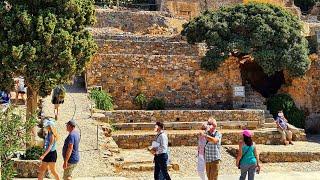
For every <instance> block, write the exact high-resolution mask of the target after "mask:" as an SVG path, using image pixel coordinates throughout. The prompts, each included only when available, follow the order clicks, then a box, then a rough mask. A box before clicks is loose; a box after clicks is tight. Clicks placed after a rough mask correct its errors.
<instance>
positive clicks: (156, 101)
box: [147, 98, 166, 110]
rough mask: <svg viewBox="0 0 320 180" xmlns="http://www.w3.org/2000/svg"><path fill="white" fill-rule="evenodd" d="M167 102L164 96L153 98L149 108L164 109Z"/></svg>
mask: <svg viewBox="0 0 320 180" xmlns="http://www.w3.org/2000/svg"><path fill="white" fill-rule="evenodd" d="M165 105H166V102H165V100H164V99H163V98H153V99H152V100H151V101H150V102H149V103H148V107H147V109H148V110H163V109H164V108H165Z"/></svg>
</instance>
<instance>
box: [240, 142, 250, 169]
mask: <svg viewBox="0 0 320 180" xmlns="http://www.w3.org/2000/svg"><path fill="white" fill-rule="evenodd" d="M250 147H251V146H248V149H247V150H246V152H245V153H244V154H242V156H241V158H240V160H239V166H238V169H240V163H241V160H242V158H243V157H244V156H245V155H246V154H247V152H248V151H249V149H250Z"/></svg>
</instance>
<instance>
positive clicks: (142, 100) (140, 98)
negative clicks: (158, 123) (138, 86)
mask: <svg viewBox="0 0 320 180" xmlns="http://www.w3.org/2000/svg"><path fill="white" fill-rule="evenodd" d="M134 102H135V104H137V105H138V106H139V108H140V109H143V108H144V107H145V106H146V104H147V103H148V101H147V98H146V96H145V95H144V94H143V93H139V94H138V95H137V96H136V97H135V98H134Z"/></svg>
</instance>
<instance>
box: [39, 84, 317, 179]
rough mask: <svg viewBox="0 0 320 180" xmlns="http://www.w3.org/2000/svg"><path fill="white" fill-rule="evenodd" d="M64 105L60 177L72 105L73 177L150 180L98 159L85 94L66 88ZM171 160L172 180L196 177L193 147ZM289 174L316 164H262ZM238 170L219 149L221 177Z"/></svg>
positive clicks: (174, 151) (176, 151)
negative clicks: (174, 166)
mask: <svg viewBox="0 0 320 180" xmlns="http://www.w3.org/2000/svg"><path fill="white" fill-rule="evenodd" d="M67 90H68V93H67V95H66V99H65V103H64V104H63V105H61V106H60V115H59V119H58V122H57V129H58V133H59V134H60V140H59V141H58V148H57V149H58V154H59V156H58V161H57V169H58V172H59V174H60V175H62V173H63V169H62V164H63V159H62V156H61V155H60V154H61V150H62V146H63V141H64V139H65V138H66V136H67V132H66V130H65V123H66V122H67V121H68V120H69V119H70V118H72V116H73V113H74V110H75V105H76V113H75V119H76V120H77V122H78V125H79V127H80V130H81V142H80V151H81V153H80V155H81V160H80V163H79V164H78V167H77V168H76V169H75V171H74V176H75V177H95V176H125V177H129V179H152V177H153V172H122V173H120V174H115V173H113V167H108V166H107V165H106V163H105V161H104V160H103V159H102V158H101V157H100V152H99V151H98V150H97V145H96V142H97V138H96V136H97V134H96V123H95V121H93V120H92V119H91V118H90V117H89V106H88V104H89V100H88V98H87V94H86V93H85V91H84V90H83V89H81V88H77V87H75V86H70V87H67ZM50 101H51V97H48V98H46V99H45V103H44V105H45V107H44V110H45V113H46V115H49V116H53V105H52V104H51V102H50ZM170 150H171V158H172V160H173V161H174V162H177V163H178V164H179V165H180V171H178V172H175V171H171V172H170V174H171V176H172V178H173V179H181V177H190V176H197V172H196V163H197V162H196V152H197V148H196V147H171V148H170ZM279 171H282V172H290V171H301V172H308V171H320V162H309V163H267V164H262V172H261V173H264V172H279ZM238 173H239V170H238V169H237V167H235V158H233V157H232V156H231V155H229V154H228V153H227V152H226V150H225V149H224V148H223V150H222V161H221V166H220V174H221V175H230V174H238Z"/></svg>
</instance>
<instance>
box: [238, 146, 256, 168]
mask: <svg viewBox="0 0 320 180" xmlns="http://www.w3.org/2000/svg"><path fill="white" fill-rule="evenodd" d="M254 164H257V159H256V156H255V155H254V145H252V146H247V145H246V144H243V146H242V159H241V162H240V165H254Z"/></svg>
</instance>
